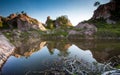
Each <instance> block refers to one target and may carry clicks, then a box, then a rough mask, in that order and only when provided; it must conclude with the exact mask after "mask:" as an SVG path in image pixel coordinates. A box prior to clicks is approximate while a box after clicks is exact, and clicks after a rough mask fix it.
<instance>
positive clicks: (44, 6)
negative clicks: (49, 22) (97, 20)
mask: <svg viewBox="0 0 120 75" xmlns="http://www.w3.org/2000/svg"><path fill="white" fill-rule="evenodd" d="M96 1H100V3H101V4H104V3H107V2H109V1H110V0H0V16H4V17H7V16H8V15H9V14H11V13H17V12H21V11H24V12H26V13H27V14H28V15H29V16H31V17H33V18H36V19H37V20H39V21H40V22H42V23H45V21H46V19H47V16H50V17H51V19H53V20H54V19H56V18H57V17H59V16H62V15H67V16H68V18H69V19H70V21H71V22H72V24H73V25H74V26H75V25H77V24H78V23H79V22H81V21H84V20H88V19H90V18H91V17H92V15H93V12H94V10H95V9H96V8H97V7H94V6H93V5H94V3H95V2H96Z"/></svg>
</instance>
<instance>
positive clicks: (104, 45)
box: [72, 40, 120, 62]
mask: <svg viewBox="0 0 120 75" xmlns="http://www.w3.org/2000/svg"><path fill="white" fill-rule="evenodd" d="M72 43H73V44H75V45H76V46H78V47H79V48H80V49H83V50H91V52H92V54H93V56H94V58H95V59H96V60H97V61H98V62H104V61H106V60H109V58H111V57H113V56H119V55H120V50H119V49H120V42H119V41H117V40H116V41H115V40H114V41H113V40H99V41H98V40H81V41H72Z"/></svg>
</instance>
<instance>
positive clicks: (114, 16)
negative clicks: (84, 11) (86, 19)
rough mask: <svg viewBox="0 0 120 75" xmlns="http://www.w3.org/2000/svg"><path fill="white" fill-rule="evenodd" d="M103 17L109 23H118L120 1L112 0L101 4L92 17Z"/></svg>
mask: <svg viewBox="0 0 120 75" xmlns="http://www.w3.org/2000/svg"><path fill="white" fill-rule="evenodd" d="M100 18H103V19H104V20H106V22H107V23H109V24H111V23H116V22H117V21H119V20H120V1H119V0H111V1H110V2H109V3H106V4H102V5H100V6H99V7H98V8H97V9H96V10H95V11H94V14H93V17H92V19H93V20H96V19H100Z"/></svg>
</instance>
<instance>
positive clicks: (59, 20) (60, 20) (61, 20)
mask: <svg viewBox="0 0 120 75" xmlns="http://www.w3.org/2000/svg"><path fill="white" fill-rule="evenodd" d="M56 21H57V23H58V24H59V25H61V26H69V24H68V23H69V19H68V17H67V16H66V15H64V16H60V17H58V18H57V19H56Z"/></svg>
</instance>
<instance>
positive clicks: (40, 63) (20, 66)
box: [2, 45, 96, 75]
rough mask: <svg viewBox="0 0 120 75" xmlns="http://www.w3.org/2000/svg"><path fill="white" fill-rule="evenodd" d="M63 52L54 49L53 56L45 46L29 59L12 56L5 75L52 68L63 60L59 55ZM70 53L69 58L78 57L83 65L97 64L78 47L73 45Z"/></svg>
mask: <svg viewBox="0 0 120 75" xmlns="http://www.w3.org/2000/svg"><path fill="white" fill-rule="evenodd" d="M61 51H63V50H58V49H54V50H53V54H52V55H51V53H50V52H49V50H48V48H47V46H45V47H43V48H42V49H40V50H39V51H38V52H35V53H33V54H32V55H31V56H30V57H28V58H26V57H20V58H16V57H14V56H11V57H10V58H9V59H8V60H7V62H6V64H5V65H4V66H3V68H2V72H3V74H5V75H7V74H9V75H13V74H15V75H18V74H21V75H23V74H24V73H26V72H28V71H41V70H43V69H44V68H45V67H46V66H47V65H49V66H51V63H54V62H55V61H57V62H59V61H58V60H59V58H61V56H59V55H58V54H60V53H61ZM68 52H70V54H68V56H67V57H68V58H69V57H72V58H75V56H77V58H79V60H80V61H81V62H82V63H85V64H86V63H88V64H89V65H90V66H91V64H92V62H96V60H95V59H94V58H93V56H92V53H91V52H90V51H89V50H86V51H84V50H81V49H79V48H78V47H77V46H75V45H72V46H71V47H69V48H68ZM84 66H85V65H84ZM90 66H89V67H90Z"/></svg>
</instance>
